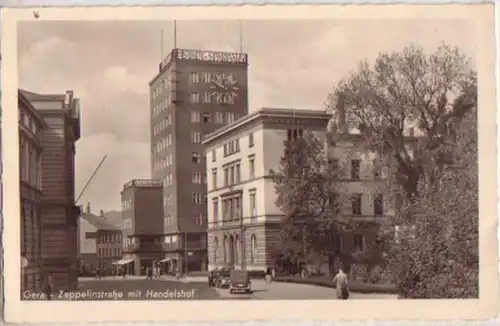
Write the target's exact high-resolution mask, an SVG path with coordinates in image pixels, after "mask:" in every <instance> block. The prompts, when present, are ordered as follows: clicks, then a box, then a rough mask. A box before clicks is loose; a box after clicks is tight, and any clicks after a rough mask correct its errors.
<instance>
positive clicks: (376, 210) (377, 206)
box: [373, 194, 384, 216]
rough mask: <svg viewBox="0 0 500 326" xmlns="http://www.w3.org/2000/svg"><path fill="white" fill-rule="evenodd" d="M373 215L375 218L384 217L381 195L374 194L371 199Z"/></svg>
mask: <svg viewBox="0 0 500 326" xmlns="http://www.w3.org/2000/svg"><path fill="white" fill-rule="evenodd" d="M373 214H374V215H375V216H381V215H384V197H383V196H382V195H381V194H376V195H375V197H374V198H373Z"/></svg>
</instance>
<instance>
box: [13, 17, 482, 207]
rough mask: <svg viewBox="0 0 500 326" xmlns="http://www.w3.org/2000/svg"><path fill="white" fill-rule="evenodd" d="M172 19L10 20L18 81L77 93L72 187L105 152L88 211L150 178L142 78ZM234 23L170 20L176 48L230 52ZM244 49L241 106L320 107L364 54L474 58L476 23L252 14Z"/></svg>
mask: <svg viewBox="0 0 500 326" xmlns="http://www.w3.org/2000/svg"><path fill="white" fill-rule="evenodd" d="M172 26H173V24H172V22H171V21H165V22H131V21H129V22H111V21H110V22H55V21H54V22H24V23H19V38H18V46H19V73H20V76H19V77H20V80H19V82H20V84H19V87H20V88H23V89H26V90H29V91H33V92H38V93H62V92H64V91H65V90H74V91H75V94H76V96H77V97H79V98H81V103H82V106H83V111H82V138H81V139H80V140H79V141H78V143H77V146H76V160H77V163H76V166H77V172H76V191H77V193H79V192H80V190H81V189H82V188H83V186H84V184H85V182H86V180H87V179H88V178H89V177H90V175H91V174H92V172H93V170H94V169H95V167H96V166H97V164H98V163H99V161H100V160H101V159H102V157H103V156H104V155H108V158H107V160H106V162H105V163H104V165H103V167H102V168H101V170H100V171H99V173H98V174H97V176H96V178H95V179H94V181H93V182H92V184H91V185H90V187H89V188H88V189H87V191H86V192H85V194H84V195H83V197H82V199H81V202H82V203H84V202H87V201H90V202H91V205H92V208H93V210H95V211H98V210H99V209H104V210H110V209H119V208H120V191H121V188H122V186H123V184H124V183H125V182H127V181H128V180H130V179H133V178H148V177H150V163H149V157H150V155H149V149H150V147H149V128H150V127H149V123H148V122H149V99H148V92H149V89H148V82H149V81H150V80H151V79H152V78H153V77H154V76H155V75H156V73H157V71H158V63H159V61H160V57H161V41H160V40H161V32H160V31H161V29H163V30H164V37H163V39H164V41H163V44H164V53H165V54H166V53H167V52H169V51H170V50H171V49H172V46H173V41H172V40H173V37H172V30H173V28H172ZM238 26H239V24H238V22H237V21H203V22H202V21H197V22H195V21H178V22H177V46H178V47H180V48H196V49H203V50H221V51H238V49H239V46H240V45H239V33H238V30H239V27H238ZM242 27H243V28H242V30H243V51H244V52H246V53H248V55H249V61H250V65H249V71H248V73H249V82H248V87H249V102H250V111H253V110H257V109H258V108H260V107H262V106H267V107H290V108H292V107H294V108H300V109H313V110H318V109H323V108H324V101H325V98H326V96H327V94H328V92H329V91H330V90H331V88H332V87H333V85H334V84H335V83H336V82H337V81H338V80H339V79H341V78H342V77H343V76H345V75H346V74H347V73H348V72H349V71H350V70H351V69H354V68H355V67H356V65H357V63H358V62H359V61H360V60H363V59H365V58H366V59H369V60H371V59H374V58H375V57H376V56H377V55H378V54H379V53H380V52H386V51H399V50H401V49H403V48H404V47H405V46H407V45H409V44H410V43H412V42H413V43H417V44H419V45H421V46H423V47H424V48H425V49H428V50H429V51H432V50H434V49H435V48H436V47H437V46H438V45H439V44H440V43H441V42H443V41H445V42H447V43H449V44H453V45H458V46H460V47H461V48H462V50H463V52H464V53H465V54H466V55H468V56H470V57H472V58H474V55H475V47H476V44H475V28H474V25H473V24H472V23H470V22H468V21H462V20H435V21H433V20H373V21H368V20H344V21H340V20H335V21H319V20H308V21H300V20H295V21H292V20H268V21H263V20H259V21H257V20H253V21H244V22H243V23H242Z"/></svg>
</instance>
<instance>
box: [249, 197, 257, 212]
mask: <svg viewBox="0 0 500 326" xmlns="http://www.w3.org/2000/svg"><path fill="white" fill-rule="evenodd" d="M250 216H251V217H252V218H255V217H257V202H256V200H255V192H252V193H250Z"/></svg>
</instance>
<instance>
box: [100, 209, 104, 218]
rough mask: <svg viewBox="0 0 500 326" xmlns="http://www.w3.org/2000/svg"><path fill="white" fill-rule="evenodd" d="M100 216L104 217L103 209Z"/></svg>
mask: <svg viewBox="0 0 500 326" xmlns="http://www.w3.org/2000/svg"><path fill="white" fill-rule="evenodd" d="M100 215H101V217H104V210H102V209H101V212H100Z"/></svg>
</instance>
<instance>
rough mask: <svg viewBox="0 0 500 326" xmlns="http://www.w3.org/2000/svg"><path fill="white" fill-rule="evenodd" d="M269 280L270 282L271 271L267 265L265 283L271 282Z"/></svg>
mask: <svg viewBox="0 0 500 326" xmlns="http://www.w3.org/2000/svg"><path fill="white" fill-rule="evenodd" d="M271 282H272V273H271V268H270V267H268V268H267V269H266V283H267V284H271Z"/></svg>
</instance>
